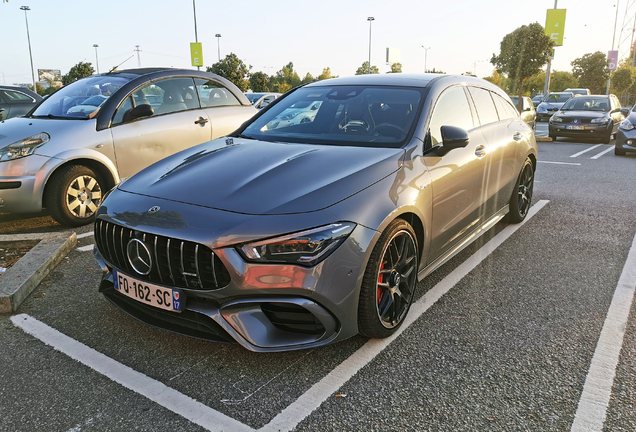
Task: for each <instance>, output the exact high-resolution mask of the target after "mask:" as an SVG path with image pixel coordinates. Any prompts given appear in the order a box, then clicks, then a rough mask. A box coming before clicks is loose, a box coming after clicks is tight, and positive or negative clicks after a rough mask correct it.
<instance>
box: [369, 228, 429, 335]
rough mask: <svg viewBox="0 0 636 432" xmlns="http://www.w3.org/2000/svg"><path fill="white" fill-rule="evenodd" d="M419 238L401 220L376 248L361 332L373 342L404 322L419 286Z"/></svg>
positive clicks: (387, 229) (380, 240) (383, 235)
mask: <svg viewBox="0 0 636 432" xmlns="http://www.w3.org/2000/svg"><path fill="white" fill-rule="evenodd" d="M416 239H417V237H416V236H415V232H414V231H413V228H412V227H411V225H409V224H408V223H407V222H406V221H404V220H401V219H396V220H394V221H393V222H391V223H390V224H389V226H388V227H387V228H386V230H385V231H384V232H383V233H382V235H381V236H380V239H379V240H378V243H377V244H376V245H375V247H374V249H373V252H372V253H371V257H370V258H369V263H368V264H367V269H366V271H365V273H364V279H363V282H362V287H361V290H360V303H359V305H358V328H359V331H360V334H362V335H364V336H367V337H372V338H385V337H389V336H391V335H392V334H393V333H394V332H395V331H396V330H397V329H398V328H399V327H400V325H401V324H402V322H404V318H405V317H406V314H407V312H408V311H409V308H410V307H411V302H412V301H413V294H414V292H415V287H416V285H417V263H418V258H417V256H418V248H417V240H416Z"/></svg>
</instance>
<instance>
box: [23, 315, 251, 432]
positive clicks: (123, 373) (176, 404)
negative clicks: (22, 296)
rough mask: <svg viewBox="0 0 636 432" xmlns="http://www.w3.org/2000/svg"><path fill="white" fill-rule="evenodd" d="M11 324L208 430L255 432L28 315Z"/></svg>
mask: <svg viewBox="0 0 636 432" xmlns="http://www.w3.org/2000/svg"><path fill="white" fill-rule="evenodd" d="M11 321H12V322H13V324H14V325H15V326H17V327H19V328H21V329H22V330H24V331H25V332H26V333H28V334H30V335H31V336H33V337H35V338H37V339H39V340H41V341H42V342H44V343H45V344H46V345H49V346H51V347H53V348H54V349H55V350H57V351H59V352H61V353H63V354H66V355H67V356H69V357H71V358H72V359H74V360H77V361H78V362H80V363H82V364H84V365H86V366H88V367H89V368H91V369H93V370H95V371H96V372H99V373H101V374H102V375H105V376H106V377H108V378H110V379H111V380H113V381H115V382H116V383H118V384H121V385H122V386H124V387H126V388H127V389H130V390H132V391H134V392H136V393H138V394H140V395H142V396H145V397H146V398H148V399H150V400H151V401H153V402H155V403H157V404H159V405H161V406H162V407H164V408H167V409H169V410H170V411H172V412H174V413H176V414H179V415H180V416H182V417H184V418H186V419H188V420H190V421H191V422H192V423H195V424H197V425H199V426H201V427H203V428H205V429H207V430H210V431H218V432H221V431H224V430H225V431H237V432H242V431H246V432H247V431H253V429H252V428H250V427H249V426H247V425H244V424H243V423H241V422H239V421H237V420H234V419H233V418H231V417H228V416H226V415H225V414H222V413H220V412H218V411H216V410H213V409H212V408H210V407H208V406H206V405H203V404H202V403H200V402H197V401H196V400H194V399H192V398H190V397H188V396H186V395H184V394H182V393H179V392H178V391H176V390H174V389H172V388H170V387H168V386H166V385H165V384H163V383H161V382H159V381H157V380H154V379H152V378H150V377H148V376H146V375H144V374H142V373H139V372H137V371H135V370H133V369H131V368H130V367H128V366H125V365H123V364H121V363H119V362H117V361H115V360H113V359H112V358H110V357H107V356H105V355H104V354H102V353H100V352H98V351H95V350H94V349H92V348H89V347H87V346H86V345H84V344H82V343H80V342H78V341H76V340H75V339H72V338H70V337H68V336H66V335H64V334H62V333H60V332H58V331H57V330H55V329H53V328H51V327H49V326H48V325H46V324H44V323H42V322H40V321H38V320H37V319H35V318H33V317H31V316H29V315H27V314H20V315H15V316H12V317H11Z"/></svg>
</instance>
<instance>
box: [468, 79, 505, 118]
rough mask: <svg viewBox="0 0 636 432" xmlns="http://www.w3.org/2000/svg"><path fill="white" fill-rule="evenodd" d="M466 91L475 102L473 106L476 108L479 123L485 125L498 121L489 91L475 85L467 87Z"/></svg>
mask: <svg viewBox="0 0 636 432" xmlns="http://www.w3.org/2000/svg"><path fill="white" fill-rule="evenodd" d="M468 91H469V92H470V95H471V96H472V98H473V102H475V108H477V115H478V117H479V122H480V123H481V125H482V126H483V125H487V124H489V123H493V122H496V121H499V116H498V115H497V110H496V108H495V103H494V102H493V100H492V97H490V92H489V91H488V90H484V89H481V88H477V87H468Z"/></svg>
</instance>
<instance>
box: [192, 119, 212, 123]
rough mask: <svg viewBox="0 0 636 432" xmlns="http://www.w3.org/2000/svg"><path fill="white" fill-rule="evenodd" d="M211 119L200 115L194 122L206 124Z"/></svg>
mask: <svg viewBox="0 0 636 432" xmlns="http://www.w3.org/2000/svg"><path fill="white" fill-rule="evenodd" d="M209 121H210V120H208V119H206V118H203V117H199V118H198V119H197V120H195V121H194V124H206V123H207V122H209Z"/></svg>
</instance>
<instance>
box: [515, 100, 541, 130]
mask: <svg viewBox="0 0 636 432" xmlns="http://www.w3.org/2000/svg"><path fill="white" fill-rule="evenodd" d="M510 100H511V101H512V103H513V104H514V106H515V108H517V110H519V96H510ZM519 115H520V116H521V119H522V120H523V121H524V122H526V123H528V125H530V127H531V128H532V129H533V130H534V129H535V128H536V127H537V111H536V110H535V109H534V105H533V104H532V100H530V98H529V97H527V96H523V97H522V106H521V110H520V111H519Z"/></svg>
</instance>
